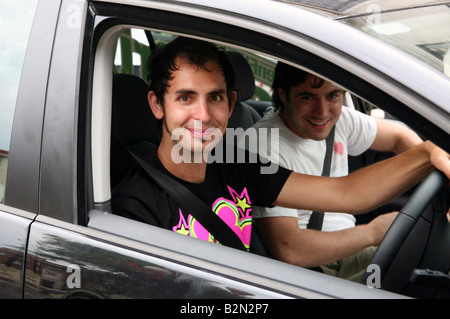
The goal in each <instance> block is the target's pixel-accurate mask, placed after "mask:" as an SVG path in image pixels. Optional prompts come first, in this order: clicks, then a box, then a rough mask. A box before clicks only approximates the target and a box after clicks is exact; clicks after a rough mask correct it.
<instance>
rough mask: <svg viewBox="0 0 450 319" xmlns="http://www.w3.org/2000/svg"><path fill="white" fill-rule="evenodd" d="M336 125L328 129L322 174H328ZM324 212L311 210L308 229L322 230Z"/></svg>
mask: <svg viewBox="0 0 450 319" xmlns="http://www.w3.org/2000/svg"><path fill="white" fill-rule="evenodd" d="M335 127H336V125H333V128H332V129H331V131H330V134H328V136H327V138H326V145H327V150H326V153H325V159H324V161H323V168H322V176H330V169H331V158H332V156H333V144H334V131H335ZM324 215H325V213H324V212H312V214H311V217H310V218H309V223H308V226H307V228H308V229H315V230H322V224H323V217H324Z"/></svg>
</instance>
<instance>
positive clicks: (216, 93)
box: [209, 89, 226, 95]
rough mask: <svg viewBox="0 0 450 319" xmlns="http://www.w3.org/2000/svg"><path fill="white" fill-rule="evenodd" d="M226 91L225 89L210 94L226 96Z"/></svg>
mask: <svg viewBox="0 0 450 319" xmlns="http://www.w3.org/2000/svg"><path fill="white" fill-rule="evenodd" d="M225 93H226V90H223V89H219V90H213V91H211V92H209V95H220V94H225Z"/></svg>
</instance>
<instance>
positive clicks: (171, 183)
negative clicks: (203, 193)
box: [121, 143, 247, 251]
mask: <svg viewBox="0 0 450 319" xmlns="http://www.w3.org/2000/svg"><path fill="white" fill-rule="evenodd" d="M121 144H122V143H121ZM122 145H123V144H122ZM123 146H124V147H125V148H126V149H127V150H128V152H129V153H130V154H131V156H132V157H133V158H134V159H135V160H136V161H137V162H138V164H139V165H140V166H141V167H142V168H143V169H144V170H145V172H147V174H148V175H150V177H151V178H152V179H153V180H154V181H155V182H156V183H157V184H158V185H159V186H160V187H161V188H162V189H163V190H165V191H166V192H167V194H169V195H170V196H171V197H172V198H173V199H175V200H176V201H177V202H178V204H179V205H181V206H182V207H183V208H184V209H185V211H187V212H189V213H190V214H191V215H192V216H194V217H195V219H197V220H198V221H199V223H200V224H201V225H202V226H203V227H205V228H206V229H207V230H208V231H209V232H210V233H211V234H212V235H213V236H214V238H215V239H217V240H218V241H219V242H220V243H221V244H222V245H225V246H230V247H233V248H237V249H240V250H244V251H247V248H245V246H244V244H243V243H242V241H241V239H240V238H239V237H238V236H237V235H236V233H235V232H234V231H233V230H232V229H231V228H230V227H229V226H228V225H227V224H226V223H225V222H224V221H223V220H222V219H221V218H220V217H219V216H217V215H216V214H215V213H214V212H213V211H212V210H211V208H209V207H208V206H207V205H206V204H205V203H204V202H203V201H202V200H201V199H200V198H198V197H197V195H195V194H194V193H192V192H191V191H190V190H189V189H187V188H186V187H185V186H184V185H182V184H180V183H179V182H178V181H176V180H175V179H173V178H171V177H170V176H168V175H167V174H165V173H163V172H161V171H160V170H159V169H157V168H155V167H153V166H152V165H150V164H148V163H147V162H146V161H144V160H143V159H142V158H140V157H139V156H138V155H136V154H135V153H133V151H131V150H130V149H129V148H128V147H126V146H125V145H123Z"/></svg>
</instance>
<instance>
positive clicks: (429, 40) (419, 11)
mask: <svg viewBox="0 0 450 319" xmlns="http://www.w3.org/2000/svg"><path fill="white" fill-rule="evenodd" d="M381 3H383V2H381ZM383 10H384V9H383V7H382V6H380V5H377V4H372V5H371V6H370V7H367V11H366V12H368V13H367V14H362V15H359V16H357V17H350V18H349V17H342V18H340V20H341V22H343V23H346V24H348V25H351V26H353V27H356V28H358V29H360V30H361V31H363V32H365V33H367V34H369V35H371V36H373V37H376V38H378V39H380V40H382V41H384V42H387V43H389V44H391V45H393V46H395V47H397V48H399V49H401V50H403V51H405V52H407V53H408V54H410V55H413V56H415V57H417V58H419V59H420V60H422V61H424V62H425V63H427V64H429V65H431V66H432V67H434V68H435V69H437V70H439V71H440V72H442V73H444V74H445V75H447V76H448V77H450V51H449V47H450V4H444V5H442V4H441V5H434V6H422V7H420V6H419V7H413V8H408V9H402V10H392V11H386V12H383Z"/></svg>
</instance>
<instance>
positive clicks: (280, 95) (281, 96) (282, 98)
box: [277, 88, 287, 104]
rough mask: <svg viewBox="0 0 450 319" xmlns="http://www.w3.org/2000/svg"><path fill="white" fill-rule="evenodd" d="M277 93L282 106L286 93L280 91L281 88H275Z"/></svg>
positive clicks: (284, 102)
mask: <svg viewBox="0 0 450 319" xmlns="http://www.w3.org/2000/svg"><path fill="white" fill-rule="evenodd" d="M277 91H278V96H279V97H280V100H281V102H283V104H286V100H287V99H286V92H285V91H284V90H283V89H281V88H277Z"/></svg>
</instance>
